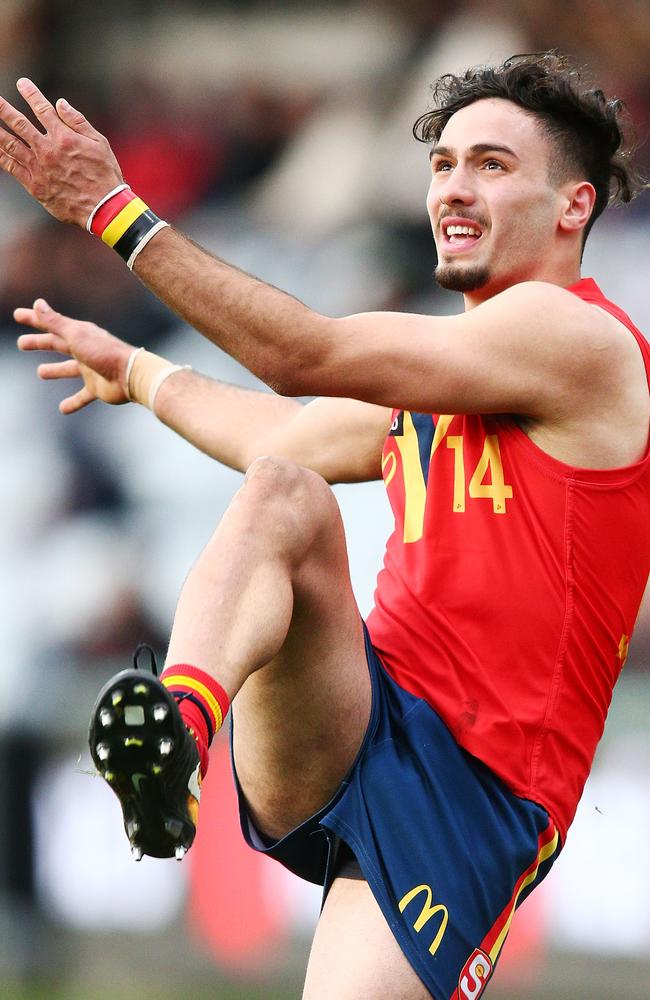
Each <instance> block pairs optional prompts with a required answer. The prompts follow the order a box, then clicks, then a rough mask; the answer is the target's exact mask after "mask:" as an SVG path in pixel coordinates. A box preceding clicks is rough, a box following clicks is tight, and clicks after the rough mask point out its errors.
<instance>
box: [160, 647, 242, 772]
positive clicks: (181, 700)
mask: <svg viewBox="0 0 650 1000" xmlns="http://www.w3.org/2000/svg"><path fill="white" fill-rule="evenodd" d="M160 680H161V681H162V683H163V684H164V685H165V687H166V688H167V690H168V691H169V693H170V694H172V695H173V696H174V698H176V700H177V701H178V710H179V712H180V713H181V718H182V719H183V722H184V723H185V725H186V726H187V728H188V729H189V731H190V733H191V734H192V736H193V737H194V739H195V740H196V744H197V748H198V751H199V758H200V761H201V777H202V778H204V777H205V774H206V771H207V770H208V760H209V757H208V750H209V747H210V744H211V743H212V740H213V737H214V735H215V733H217V732H218V731H219V729H221V726H222V724H223V720H224V719H225V717H226V714H227V712H228V707H229V705H230V700H229V698H228V695H227V694H226V692H225V691H224V689H223V688H222V687H221V684H219V682H218V681H216V680H215V679H214V677H211V676H210V674H206V672H205V671H204V670H199V668H198V667H193V666H191V665H190V664H189V663H175V664H174V665H173V666H169V667H165V669H164V670H163V672H162V674H161V675H160Z"/></svg>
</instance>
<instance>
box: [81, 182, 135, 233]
mask: <svg viewBox="0 0 650 1000" xmlns="http://www.w3.org/2000/svg"><path fill="white" fill-rule="evenodd" d="M128 186H129V185H128V184H118V186H117V187H115V188H113V190H112V191H109V192H108V194H105V195H104V197H103V198H102V199H101V200H100V201H98V202H97V204H96V205H95V207H94V208H93V210H92V212H91V213H90V215H89V216H88V219H87V221H86V229H87V230H88V232H89V233H91V232H92V224H93V219H94V218H95V216H96V215H97V213H98V212H99V210H100V208H101V207H102V205H105V204H106V202H107V201H110V200H111V198H113V197H114V196H115V195H116V194H119V193H120V191H124V190H125V189H126V188H128Z"/></svg>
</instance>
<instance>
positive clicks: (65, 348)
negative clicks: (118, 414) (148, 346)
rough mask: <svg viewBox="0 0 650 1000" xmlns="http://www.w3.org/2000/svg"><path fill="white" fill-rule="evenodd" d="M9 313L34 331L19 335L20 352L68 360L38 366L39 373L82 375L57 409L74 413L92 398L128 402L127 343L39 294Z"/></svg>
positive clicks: (52, 376) (129, 347) (129, 348)
mask: <svg viewBox="0 0 650 1000" xmlns="http://www.w3.org/2000/svg"><path fill="white" fill-rule="evenodd" d="M14 318H15V319H16V321H17V322H18V323H22V324H23V325H24V326H31V327H33V328H34V329H35V330H38V331H39V332H38V333H23V334H21V336H20V337H19V338H18V347H19V348H20V350H21V351H54V352H56V353H58V354H67V355H68V357H69V359H70V360H68V361H58V362H49V363H46V364H42V365H39V366H38V376H39V378H42V379H58V378H82V379H83V383H84V384H83V388H81V389H79V391H78V392H75V393H74V394H73V395H71V396H67V397H66V399H64V400H62V401H61V402H60V403H59V410H60V411H61V413H76V411H77V410H81V409H83V407H84V406H87V405H88V403H92V402H93V400H95V399H101V400H102V401H103V402H104V403H113V404H119V403H127V402H128V400H129V397H128V396H127V394H126V389H125V379H126V366H127V363H128V360H129V357H130V355H131V353H132V352H133V350H134V349H135V348H134V347H133V346H132V345H131V344H127V343H125V341H123V340H119V339H118V338H117V337H114V336H113V335H112V334H111V333H108V332H107V331H106V330H102V329H101V327H99V326H95V324H94V323H85V322H82V321H81V320H77V319H70V317H68V316H63V315H61V313H57V312H54V310H53V309H51V308H50V306H49V305H48V304H47V302H45V301H44V300H43V299H37V300H36V302H35V303H34V308H33V309H16V310H14Z"/></svg>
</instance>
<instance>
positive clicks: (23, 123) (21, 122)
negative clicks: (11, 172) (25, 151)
mask: <svg viewBox="0 0 650 1000" xmlns="http://www.w3.org/2000/svg"><path fill="white" fill-rule="evenodd" d="M0 118H2V120H3V122H6V123H7V125H8V126H9V128H10V129H12V130H13V131H14V132H15V133H16V135H19V136H20V138H21V139H22V140H23V141H24V142H26V143H27V144H28V145H29V146H33V145H34V143H36V142H38V140H39V138H40V137H41V133H40V132H39V131H38V129H37V128H35V126H34V125H32V123H31V122H30V120H29V119H28V118H25V115H23V114H21V113H20V111H17V110H16V108H14V106H13V104H10V103H9V101H6V100H5V99H4V97H0Z"/></svg>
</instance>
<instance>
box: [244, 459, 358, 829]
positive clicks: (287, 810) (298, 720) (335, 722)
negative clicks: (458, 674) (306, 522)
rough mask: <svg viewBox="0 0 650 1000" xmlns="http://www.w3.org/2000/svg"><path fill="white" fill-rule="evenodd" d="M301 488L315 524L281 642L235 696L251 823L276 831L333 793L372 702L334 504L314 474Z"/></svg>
mask: <svg viewBox="0 0 650 1000" xmlns="http://www.w3.org/2000/svg"><path fill="white" fill-rule="evenodd" d="M305 488H306V489H307V490H309V491H310V496H309V504H308V506H310V507H311V509H312V515H311V516H314V515H313V511H315V510H317V512H318V513H317V515H315V516H317V517H318V519H319V530H318V531H317V532H316V534H315V536H314V537H315V540H314V542H313V543H312V545H311V546H310V549H309V551H308V553H307V554H306V556H305V557H304V558H303V559H302V561H301V564H300V566H299V567H297V568H296V570H295V573H294V576H293V581H292V585H293V592H294V607H293V614H292V619H291V624H290V627H289V631H288V634H287V638H286V641H285V643H284V645H283V647H282V649H281V650H280V652H279V654H278V655H277V656H276V657H275V658H274V659H273V660H272V661H271V662H270V663H269V664H268V665H267V666H265V667H262V668H261V669H260V670H257V671H256V672H255V673H254V674H252V675H251V676H250V677H249V678H248V680H247V681H246V682H245V684H244V686H243V687H242V689H241V691H240V692H239V694H238V695H237V697H236V698H235V700H234V702H233V751H234V759H235V765H236V768H237V775H238V779H239V782H240V786H241V789H242V792H243V794H244V797H245V799H246V805H247V808H248V812H249V815H250V817H251V819H252V820H253V822H254V824H255V826H256V827H257V829H258V830H259V831H260V832H261V833H263V834H265V835H267V836H269V837H272V838H274V839H279V838H281V837H282V836H284V835H285V834H286V833H288V832H289V831H290V830H291V829H293V828H294V827H295V826H297V825H298V824H300V823H301V822H302V821H303V820H305V819H306V818H308V817H309V816H311V815H312V814H313V813H314V812H317V811H318V810H319V809H320V808H321V807H322V806H323V805H325V804H326V803H327V802H328V801H329V799H330V798H331V796H332V795H333V794H334V792H335V791H336V789H337V788H338V786H339V784H340V782H341V780H342V779H343V777H344V776H345V774H346V772H347V771H348V770H349V768H350V767H351V765H352V763H353V762H354V759H355V757H356V754H357V752H358V750H359V748H360V746H361V743H362V741H363V737H364V734H365V730H366V727H367V724H368V719H369V715H370V705H371V685H370V676H369V671H368V664H367V661H366V653H365V643H364V633H363V624H362V621H361V617H360V615H359V611H358V608H357V605H356V601H355V599H354V595H353V593H352V586H351V583H350V576H349V568H348V557H347V550H346V545H345V536H344V531H343V525H342V521H341V516H340V512H339V509H338V504H337V503H336V499H335V497H334V495H333V493H332V492H331V490H330V489H329V487H328V486H327V485H326V483H325V482H324V481H323V480H321V479H320V477H316V476H315V475H314V474H308V478H307V479H306V484H305ZM252 627H254V623H252Z"/></svg>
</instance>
